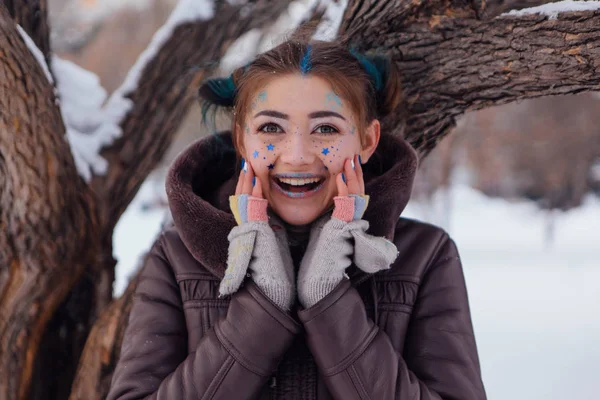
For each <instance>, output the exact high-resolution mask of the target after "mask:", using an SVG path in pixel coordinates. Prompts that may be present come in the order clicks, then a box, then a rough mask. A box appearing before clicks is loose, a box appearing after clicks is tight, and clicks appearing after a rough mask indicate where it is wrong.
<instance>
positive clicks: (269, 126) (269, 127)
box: [258, 122, 283, 133]
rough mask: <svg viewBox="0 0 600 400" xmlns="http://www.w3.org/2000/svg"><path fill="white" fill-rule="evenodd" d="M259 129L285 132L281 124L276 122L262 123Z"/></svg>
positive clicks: (268, 131)
mask: <svg viewBox="0 0 600 400" xmlns="http://www.w3.org/2000/svg"><path fill="white" fill-rule="evenodd" d="M258 131H259V132H264V133H283V129H281V127H280V126H279V125H277V124H274V123H273V122H267V123H266V124H262V125H261V126H260V127H259V128H258Z"/></svg>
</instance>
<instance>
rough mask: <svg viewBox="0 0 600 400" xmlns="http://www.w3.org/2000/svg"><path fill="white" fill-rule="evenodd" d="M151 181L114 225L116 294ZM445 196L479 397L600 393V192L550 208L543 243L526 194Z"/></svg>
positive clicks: (418, 208) (143, 242)
mask: <svg viewBox="0 0 600 400" xmlns="http://www.w3.org/2000/svg"><path fill="white" fill-rule="evenodd" d="M157 190H158V191H160V192H161V193H162V188H160V186H159V188H155V187H152V186H151V184H145V185H144V186H143V188H142V190H140V193H139V195H138V197H136V199H135V200H134V202H133V203H132V206H131V207H130V208H129V209H128V210H127V212H126V213H125V215H124V216H123V218H122V219H121V221H120V223H119V225H118V226H117V229H116V232H115V235H114V241H115V257H116V258H117V259H118V260H119V264H118V266H117V283H116V286H115V294H117V295H118V294H120V293H121V292H122V291H123V289H124V287H125V286H126V281H127V277H128V276H129V275H130V274H132V273H133V271H135V267H136V265H137V261H136V260H137V258H138V255H139V254H140V253H141V252H143V251H144V250H146V249H147V248H148V246H149V244H150V243H151V242H152V241H153V239H154V237H155V235H156V232H157V231H158V229H159V228H160V225H161V220H162V218H163V216H164V211H161V210H153V211H149V212H142V210H141V205H142V204H147V202H148V198H150V197H151V196H152V195H153V194H154V193H156V191H157ZM450 198H451V199H452V204H453V211H452V213H451V217H450V219H449V220H448V221H444V222H443V223H442V225H443V226H445V227H447V229H448V230H449V232H450V233H451V235H452V237H453V238H454V240H455V241H456V242H457V245H458V248H459V251H460V253H461V256H462V259H463V265H464V269H465V277H466V280H467V285H468V290H469V298H470V302H471V311H472V315H473V323H474V325H475V332H476V335H477V343H478V347H479V355H480V359H481V365H482V370H483V379H484V383H485V385H486V389H487V392H488V398H489V399H490V400H536V399H543V400H567V399H568V400H597V399H598V398H600V397H599V396H600V395H599V393H600V290H599V289H600V240H599V239H598V238H599V237H600V200H598V199H592V198H590V199H588V201H587V202H586V203H585V205H584V206H583V207H581V208H579V209H577V210H574V211H571V212H568V213H565V214H559V215H557V216H556V219H555V221H556V230H555V241H554V245H553V246H552V247H548V246H547V245H546V244H545V240H544V237H545V235H544V232H545V227H546V221H547V216H546V214H545V213H543V212H540V211H538V210H537V209H536V208H535V207H534V206H533V205H532V204H529V203H516V204H511V203H508V202H506V201H503V200H491V199H488V198H486V197H484V196H482V195H480V194H479V193H477V192H475V191H473V190H471V189H469V188H465V187H457V188H455V189H454V190H453V191H452V193H451V197H450ZM440 204H444V201H443V198H440V199H438V200H436V203H435V206H434V209H439V208H440V207H439V205H440ZM431 210H432V208H431V207H429V206H425V205H422V204H417V203H411V204H409V207H408V208H407V210H406V211H405V213H404V216H407V217H412V218H418V219H424V220H433V222H439V221H435V219H433V218H432V216H433V215H434V213H432V212H431Z"/></svg>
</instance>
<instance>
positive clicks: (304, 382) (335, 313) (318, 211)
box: [108, 41, 485, 400]
mask: <svg viewBox="0 0 600 400" xmlns="http://www.w3.org/2000/svg"><path fill="white" fill-rule="evenodd" d="M200 93H201V95H202V96H203V98H204V99H205V100H206V101H207V102H209V103H210V104H212V105H217V106H224V107H231V108H232V111H233V112H232V115H233V124H232V128H233V129H232V132H231V133H225V134H220V135H212V136H211V137H209V138H206V139H204V140H200V141H198V142H197V143H195V144H193V145H191V146H190V147H189V148H188V149H187V150H186V151H185V152H184V153H182V154H181V155H180V157H179V158H178V159H177V160H176V161H175V163H174V164H173V166H172V167H171V170H170V173H169V176H168V180H167V193H168V196H169V204H170V208H171V211H172V214H173V219H174V222H175V227H174V228H173V229H170V230H167V231H166V232H164V233H163V234H162V236H161V237H160V238H159V240H158V241H157V242H156V244H155V246H154V247H153V249H152V250H151V253H150V255H149V258H148V261H147V264H146V265H145V267H144V269H143V271H142V275H141V277H140V280H139V284H138V287H137V291H136V298H135V301H134V304H133V308H132V310H131V316H130V319H129V325H128V327H127V331H126V333H125V337H124V340H123V345H122V350H121V356H120V361H119V363H118V365H117V367H116V369H115V372H114V376H113V380H112V387H111V389H110V394H109V395H108V399H109V400H133V399H169V400H176V399H182V400H183V399H307V400H308V399H318V400H323V399H343V400H352V399H357V400H358V399H378V400H380V399H383V400H385V399H396V400H409V399H410V400H412V399H422V400H425V399H447V400H450V399H452V400H459V399H460V400H481V399H485V392H484V388H483V384H482V381H481V373H480V367H479V360H478V356H477V349H476V344H475V339H474V336H473V328H472V323H471V317H470V312H469V305H468V300H467V292H466V288H465V282H464V278H463V271H462V267H461V263H460V260H459V257H458V253H457V250H456V247H455V245H454V243H453V241H452V240H451V239H450V238H449V237H448V235H447V234H446V233H445V232H443V231H442V230H440V229H438V228H436V227H434V226H431V225H427V224H423V223H419V222H416V221H412V220H407V219H403V218H400V214H401V213H402V210H403V209H404V207H405V205H406V203H407V201H408V199H409V197H410V191H411V187H412V182H413V176H414V173H415V169H416V165H417V160H416V156H415V152H414V151H413V150H412V149H411V148H410V146H409V145H408V144H407V143H406V142H405V141H404V140H402V139H401V138H398V137H393V136H392V135H390V134H386V133H385V132H381V130H380V123H379V120H380V119H381V118H383V117H385V116H386V115H387V114H388V113H390V112H392V111H393V110H395V109H396V108H397V106H398V104H399V102H400V85H399V76H398V72H397V71H396V70H395V68H394V67H393V64H391V63H390V62H389V61H387V60H386V59H384V58H381V57H372V56H365V55H361V54H358V53H357V52H354V51H349V50H348V49H347V48H345V47H343V46H341V45H339V44H335V43H325V42H313V43H303V42H297V41H288V42H286V43H284V44H282V45H280V46H278V47H276V48H275V49H273V50H270V51H268V52H266V53H264V54H261V55H259V56H258V57H257V59H256V60H255V61H253V62H252V63H251V64H249V65H247V66H246V67H244V68H240V69H239V70H237V71H235V72H234V74H233V75H232V76H231V77H229V78H225V79H216V80H211V81H208V82H207V83H205V84H204V85H203V86H202V88H201V90H200ZM238 157H241V158H243V160H242V163H241V164H242V166H241V167H237V168H236V166H239V165H240V164H239V163H238V162H237V161H236V160H237V159H238Z"/></svg>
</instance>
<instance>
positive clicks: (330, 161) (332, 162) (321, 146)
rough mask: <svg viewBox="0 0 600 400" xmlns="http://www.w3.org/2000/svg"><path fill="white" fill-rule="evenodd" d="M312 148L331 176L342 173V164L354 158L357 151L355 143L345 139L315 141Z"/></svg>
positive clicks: (357, 147)
mask: <svg viewBox="0 0 600 400" xmlns="http://www.w3.org/2000/svg"><path fill="white" fill-rule="evenodd" d="M313 148H314V150H315V151H317V152H318V156H319V158H320V159H321V161H322V162H323V165H324V168H325V169H326V170H328V171H329V172H330V173H331V174H332V175H335V174H338V173H340V172H342V170H343V168H344V162H345V161H346V160H347V159H349V158H350V159H351V158H352V157H354V154H356V152H358V150H359V146H358V145H357V143H354V141H351V140H348V139H347V137H343V138H340V139H338V140H335V141H326V140H315V141H314V143H313Z"/></svg>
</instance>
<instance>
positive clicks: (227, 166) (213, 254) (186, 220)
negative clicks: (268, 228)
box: [166, 132, 417, 278]
mask: <svg viewBox="0 0 600 400" xmlns="http://www.w3.org/2000/svg"><path fill="white" fill-rule="evenodd" d="M237 164H238V163H237V161H236V153H235V150H234V147H233V144H232V138H231V134H230V133H229V132H226V133H221V134H215V135H211V136H209V137H206V138H203V139H200V140H198V141H197V142H195V143H193V144H192V145H190V146H189V147H188V148H187V149H186V150H184V151H183V152H182V153H181V154H180V155H179V156H178V157H177V159H176V160H175V161H174V162H173V164H172V166H171V168H170V169H169V173H168V175H167V180H166V189H167V197H168V199H169V207H170V209H171V214H172V215H173V222H174V223H175V227H176V228H177V231H178V233H179V235H180V237H181V240H182V241H183V243H184V244H185V246H186V247H187V249H188V250H189V252H190V253H191V254H192V256H193V257H194V258H195V259H196V260H198V262H200V263H201V264H202V265H203V266H204V267H205V268H206V269H207V270H209V271H210V272H211V273H213V274H214V275H215V276H217V277H219V278H221V277H223V275H224V272H225V269H226V267H227V266H226V262H227V251H228V247H229V242H228V240H227V235H228V234H229V232H230V231H231V229H232V228H233V227H234V226H235V225H236V222H235V219H234V217H233V214H232V213H231V211H230V209H229V196H230V195H232V194H233V193H234V192H235V186H236V181H237V175H238V172H239V168H237V167H238V166H237ZM416 169H417V155H416V153H415V151H414V150H413V148H412V147H411V146H410V145H409V144H408V143H407V142H406V141H405V140H404V139H401V138H397V137H393V136H391V135H385V134H382V135H381V139H380V141H379V145H378V147H377V150H376V152H375V154H374V155H373V156H372V157H371V158H370V159H369V162H368V163H367V164H365V165H363V171H364V179H365V191H366V193H367V194H368V195H369V196H370V200H369V207H368V208H367V210H366V212H365V214H364V216H363V219H365V220H367V221H369V226H370V227H369V233H370V234H372V235H375V236H385V237H386V238H387V239H388V240H393V238H394V231H395V228H396V223H397V221H398V218H399V217H400V214H401V213H402V211H403V210H404V208H405V207H406V204H407V203H408V200H409V199H410V194H411V191H412V185H413V180H414V176H415V172H416Z"/></svg>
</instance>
